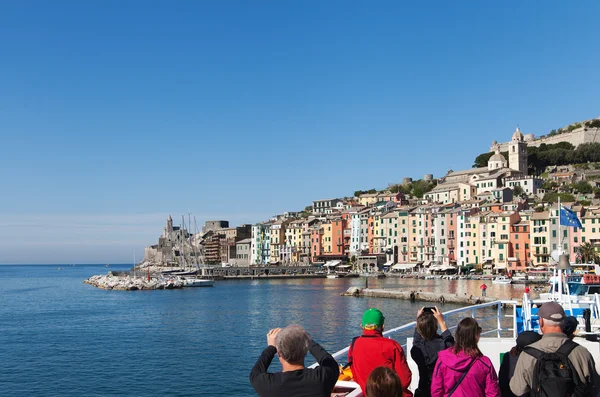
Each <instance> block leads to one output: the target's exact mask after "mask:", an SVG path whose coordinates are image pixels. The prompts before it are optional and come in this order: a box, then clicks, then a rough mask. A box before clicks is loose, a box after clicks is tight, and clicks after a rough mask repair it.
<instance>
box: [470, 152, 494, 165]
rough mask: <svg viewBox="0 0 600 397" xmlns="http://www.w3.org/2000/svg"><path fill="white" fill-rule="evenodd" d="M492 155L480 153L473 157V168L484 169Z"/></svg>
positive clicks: (490, 153) (491, 153)
mask: <svg viewBox="0 0 600 397" xmlns="http://www.w3.org/2000/svg"><path fill="white" fill-rule="evenodd" d="M493 155H494V152H489V153H481V154H480V155H479V156H477V157H475V160H474V161H473V168H481V167H486V166H487V163H488V161H489V159H490V157H492V156H493Z"/></svg>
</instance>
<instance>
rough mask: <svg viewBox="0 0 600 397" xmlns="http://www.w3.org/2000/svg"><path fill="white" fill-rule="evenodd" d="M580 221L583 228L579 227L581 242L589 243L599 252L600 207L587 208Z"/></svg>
mask: <svg viewBox="0 0 600 397" xmlns="http://www.w3.org/2000/svg"><path fill="white" fill-rule="evenodd" d="M581 221H582V222H581V225H582V226H583V229H581V244H586V243H590V244H592V245H593V246H594V247H595V248H596V251H597V252H599V253H600V208H599V207H590V208H587V209H586V210H585V212H584V214H583V217H582V218H581ZM567 229H571V228H567Z"/></svg>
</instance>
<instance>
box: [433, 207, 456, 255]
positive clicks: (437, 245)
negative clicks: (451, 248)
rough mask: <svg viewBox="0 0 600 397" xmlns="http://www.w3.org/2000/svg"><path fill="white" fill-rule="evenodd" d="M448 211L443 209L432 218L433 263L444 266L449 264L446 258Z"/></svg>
mask: <svg viewBox="0 0 600 397" xmlns="http://www.w3.org/2000/svg"><path fill="white" fill-rule="evenodd" d="M450 211H451V210H450V209H449V208H445V209H443V210H441V211H440V212H438V213H437V214H435V215H433V216H432V219H431V222H432V223H433V242H434V250H435V258H434V259H435V261H436V262H439V263H442V264H444V265H449V264H450V258H449V256H448V223H449V220H450V216H449V215H450Z"/></svg>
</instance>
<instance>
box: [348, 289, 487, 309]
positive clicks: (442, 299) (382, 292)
mask: <svg viewBox="0 0 600 397" xmlns="http://www.w3.org/2000/svg"><path fill="white" fill-rule="evenodd" d="M342 296H353V297H372V298H390V299H404V300H410V301H415V302H416V301H420V302H438V303H459V304H463V305H475V304H480V303H487V302H494V301H497V300H498V299H497V298H494V297H491V296H477V295H458V294H451V293H447V294H439V293H436V292H423V291H415V290H405V289H399V288H358V287H351V288H348V290H347V291H346V292H343V293H342Z"/></svg>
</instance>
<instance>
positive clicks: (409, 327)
mask: <svg viewBox="0 0 600 397" xmlns="http://www.w3.org/2000/svg"><path fill="white" fill-rule="evenodd" d="M517 304H518V302H515V301H504V300H498V301H494V302H488V303H482V304H479V305H472V306H466V307H461V308H459V309H454V310H449V311H447V312H444V317H445V318H447V317H448V316H452V315H455V314H460V313H469V312H470V317H472V318H475V319H479V320H490V319H497V322H496V328H494V329H491V330H488V331H484V332H482V333H481V335H487V334H491V333H496V336H497V337H498V338H500V333H501V332H502V331H512V332H513V338H514V339H516V338H517V335H518V333H517ZM508 305H510V306H512V314H510V315H503V313H502V308H503V306H508ZM487 307H496V308H497V312H496V314H495V315H494V316H492V317H477V315H476V311H477V310H478V309H484V308H487ZM506 317H509V318H510V317H512V328H502V318H506ZM416 325H417V322H416V321H411V322H410V323H408V324H404V325H401V326H399V327H396V328H392V329H390V330H387V331H384V332H383V336H387V337H391V336H392V335H394V334H397V333H399V332H403V331H409V330H414V328H415V326H416ZM456 327H457V325H454V326H451V327H448V329H449V330H452V329H455V328H456ZM402 348H403V349H406V344H403V345H402ZM349 349H350V346H348V347H346V348H344V349H342V350H339V351H337V352H335V353H333V354H332V356H333V358H335V359H337V358H339V357H342V355H344V354H346V353H348V350H349ZM317 365H318V364H316V363H315V364H313V365H311V366H310V367H309V368H314V367H316V366H317Z"/></svg>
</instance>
